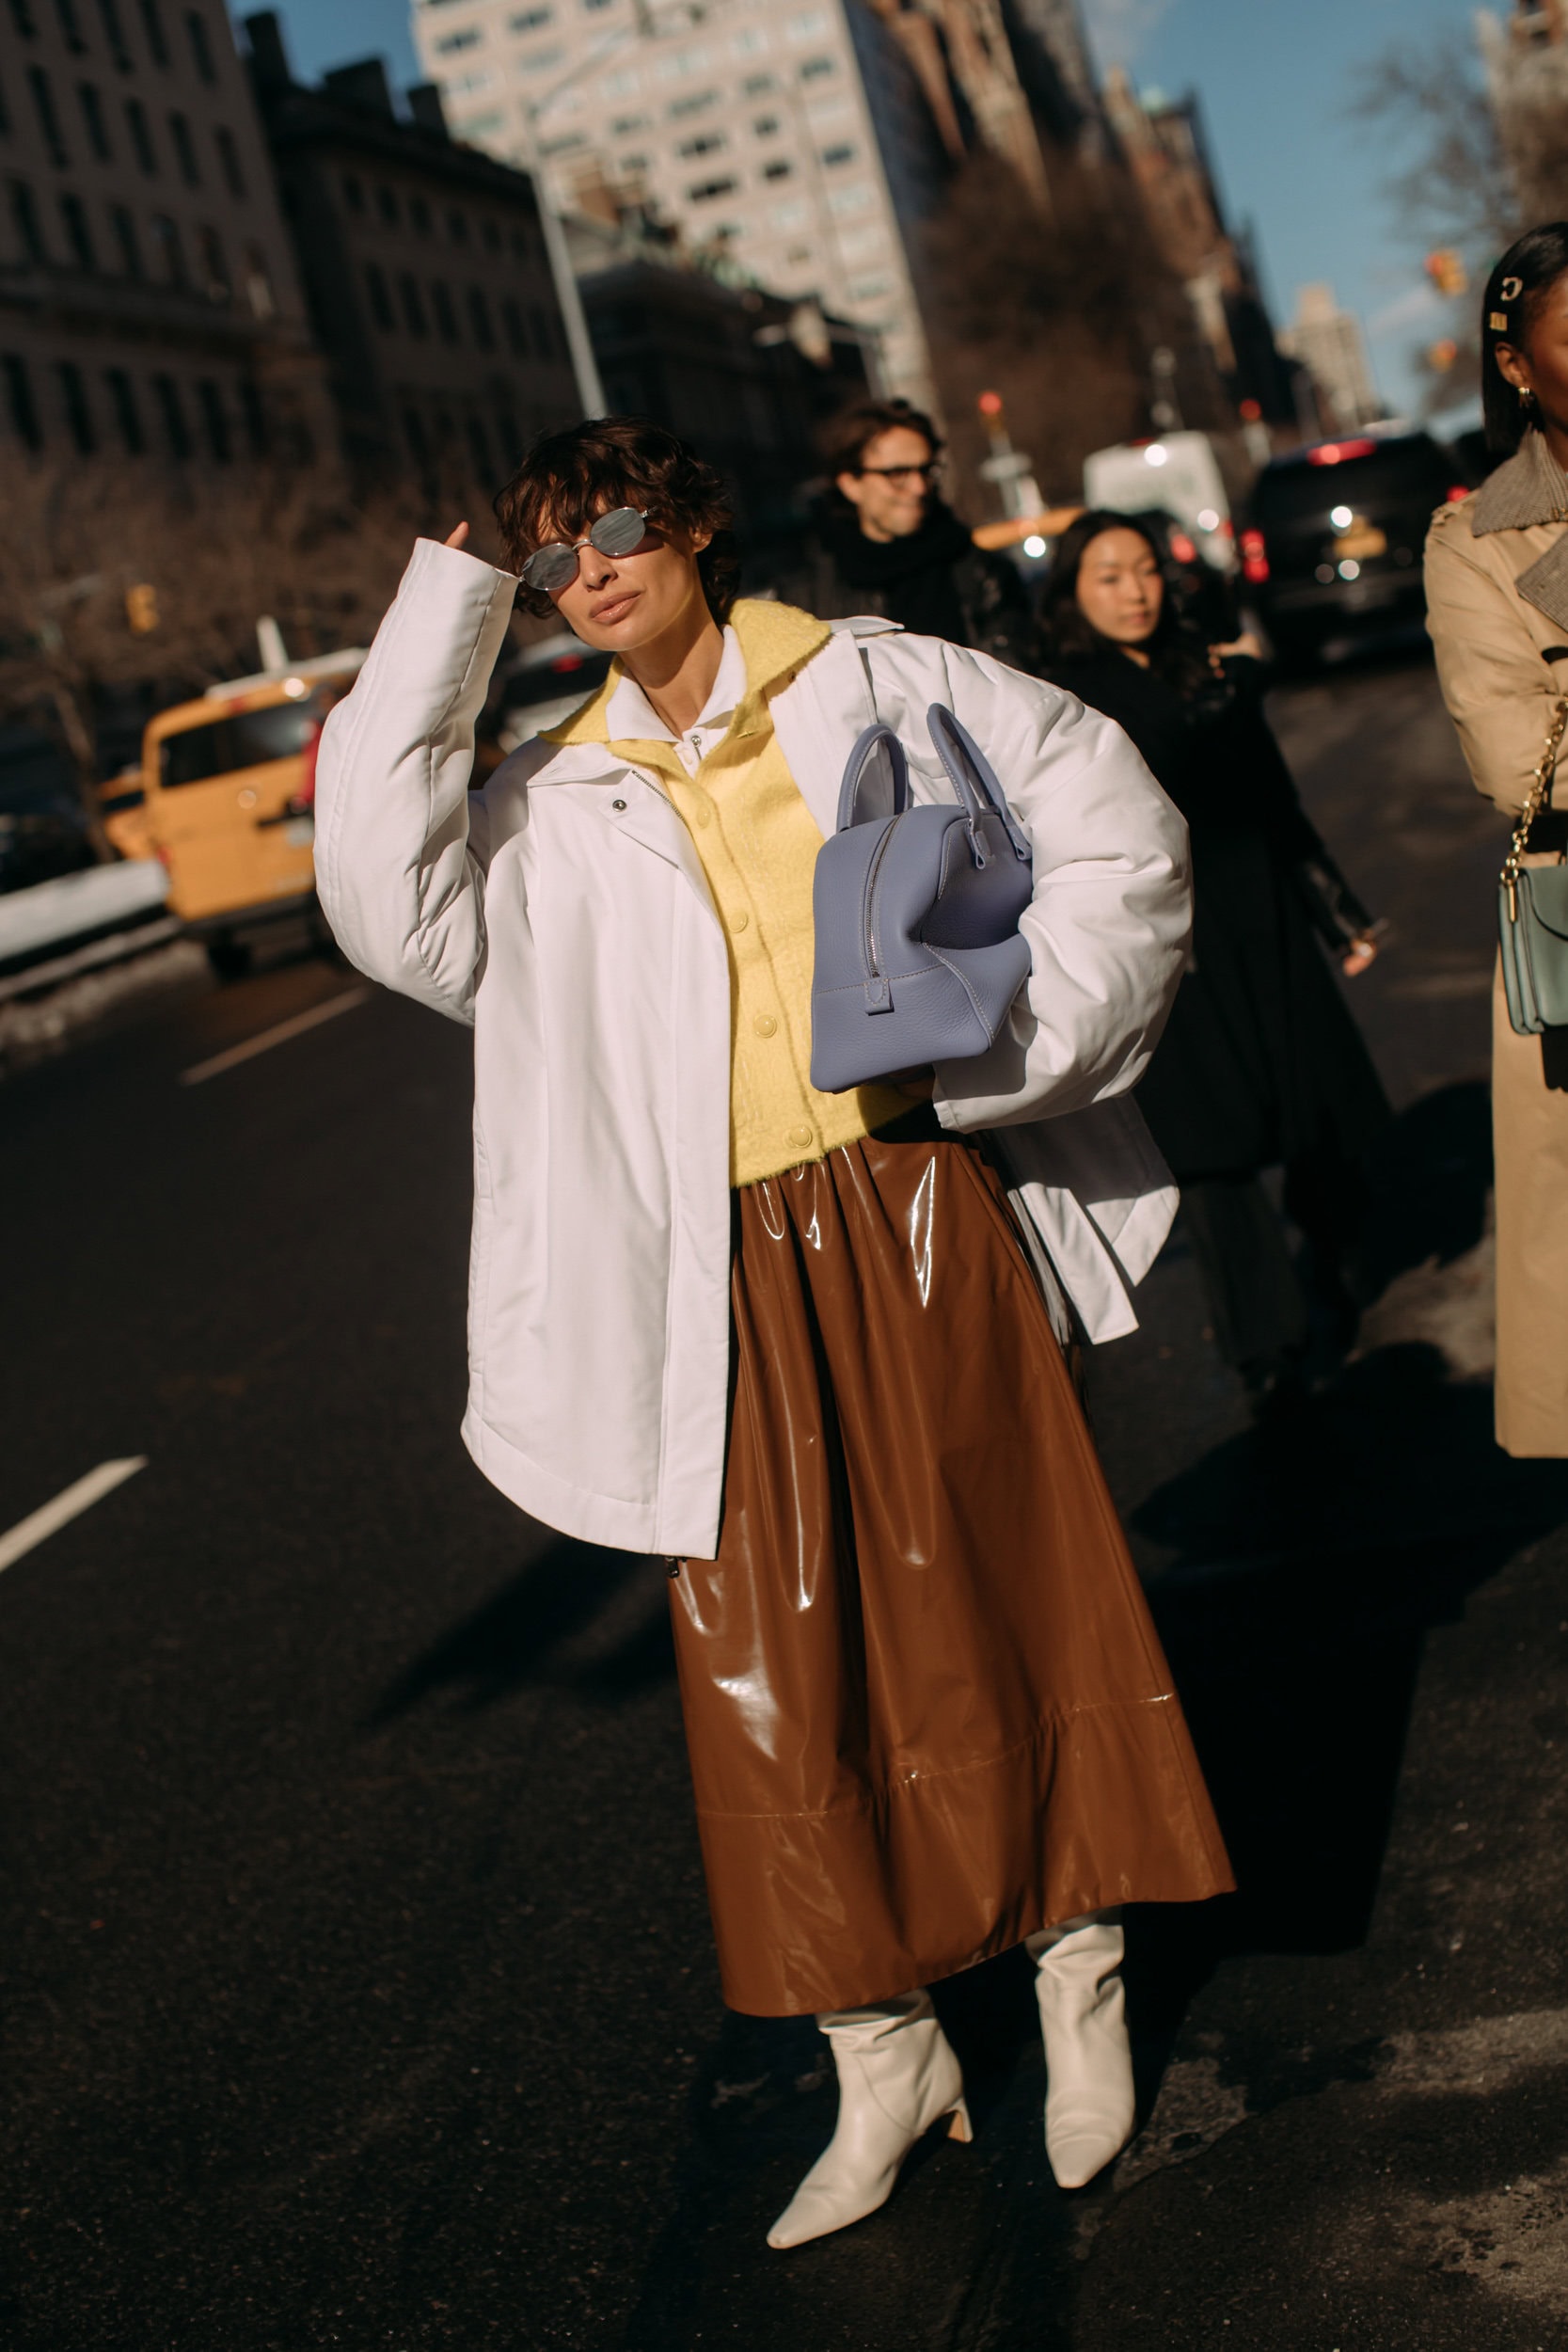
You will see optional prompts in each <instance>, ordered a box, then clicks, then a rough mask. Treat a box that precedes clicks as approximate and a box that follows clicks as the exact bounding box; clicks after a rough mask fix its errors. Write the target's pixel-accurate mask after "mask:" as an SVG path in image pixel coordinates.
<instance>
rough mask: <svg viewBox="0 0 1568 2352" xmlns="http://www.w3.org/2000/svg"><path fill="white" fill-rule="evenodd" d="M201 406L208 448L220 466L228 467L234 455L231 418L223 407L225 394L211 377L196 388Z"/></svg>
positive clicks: (206, 378)
mask: <svg viewBox="0 0 1568 2352" xmlns="http://www.w3.org/2000/svg"><path fill="white" fill-rule="evenodd" d="M196 396H197V399H198V401H199V403H200V404H201V422H202V427H203V429H204V431H205V433H206V435H207V447H208V449H209V450H210V451H211V452H212V453H213V456H214V458H215V459H216V460H217V463H218V464H219V465H220V466H227V465H228V463H229V460H230V456H231V455H232V454H233V452H232V449H231V447H230V439H229V418H228V414H227V412H226V410H225V408H224V405H223V394H222V393H221V392H220V391H219V389H218V388H217V386H216V385H215V384H214V381H213V379H212V377H211V376H210V375H204V376H203V377H202V378H201V381H200V382H199V383H198V386H197V388H196Z"/></svg>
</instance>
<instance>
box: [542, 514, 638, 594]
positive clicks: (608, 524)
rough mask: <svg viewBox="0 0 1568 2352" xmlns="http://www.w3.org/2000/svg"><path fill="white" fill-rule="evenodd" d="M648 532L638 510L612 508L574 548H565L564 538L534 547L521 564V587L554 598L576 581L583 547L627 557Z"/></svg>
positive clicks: (589, 529) (585, 533) (591, 527)
mask: <svg viewBox="0 0 1568 2352" xmlns="http://www.w3.org/2000/svg"><path fill="white" fill-rule="evenodd" d="M647 530H648V517H647V516H646V514H645V513H644V512H643V510H642V508H641V507H640V506H612V507H611V508H610V512H609V514H608V515H601V516H599V519H598V521H597V522H596V523H593V524H591V525H590V526H589V528H588V530H587V531H586V532H584V533H583V535H582V537H581V538H580V539H578V541H577V542H576V543H575V544H574V545H573V546H571V547H568V546H567V544H566V542H565V540H564V539H552V540H551V541H550V543H549V545H548V547H544V548H534V550H533V553H532V554H531V556H530V557H529V559H528V562H527V563H526V564H524V565H523V585H524V587H525V588H537V589H539V590H540V591H541V592H542V593H543V594H545V595H546V596H555V595H557V594H558V593H559V591H560V590H561V589H562V588H569V587H570V586H571V584H572V582H573V580H576V578H577V576H578V571H579V569H580V568H581V564H582V550H583V548H596V549H597V550H598V552H599V554H600V555H630V554H631V553H632V551H633V549H634V548H640V547H641V544H642V542H643V539H644V538H645V537H646V536H647Z"/></svg>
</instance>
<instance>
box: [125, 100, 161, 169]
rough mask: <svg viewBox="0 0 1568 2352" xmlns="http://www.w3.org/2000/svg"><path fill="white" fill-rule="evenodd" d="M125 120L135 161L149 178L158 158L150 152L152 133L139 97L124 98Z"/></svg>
mask: <svg viewBox="0 0 1568 2352" xmlns="http://www.w3.org/2000/svg"><path fill="white" fill-rule="evenodd" d="M125 120H126V124H127V127H128V128H129V130H130V133H131V144H132V146H133V147H134V148H135V151H136V161H137V163H138V164H140V166H141V167H142V169H143V171H145V172H146V173H147V174H148V175H149V177H150V176H151V175H152V174H153V173H154V172H155V171H156V170H157V168H158V158H157V157H156V155H154V153H153V152H152V134H151V132H150V130H149V129H148V127H147V109H146V108H145V106H143V104H142V103H141V100H140V99H139V98H128V99H127V100H126V102H125Z"/></svg>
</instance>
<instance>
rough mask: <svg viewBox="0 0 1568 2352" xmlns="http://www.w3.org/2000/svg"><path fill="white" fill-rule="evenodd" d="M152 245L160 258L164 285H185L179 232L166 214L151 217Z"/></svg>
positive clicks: (156, 214)
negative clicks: (162, 266)
mask: <svg viewBox="0 0 1568 2352" xmlns="http://www.w3.org/2000/svg"><path fill="white" fill-rule="evenodd" d="M152 243H153V246H154V248H155V250H156V251H157V252H158V253H159V254H160V255H161V256H162V259H163V265H164V281H165V283H166V285H170V286H182V285H184V284H185V282H186V279H185V248H184V246H182V244H181V242H180V231H179V229H178V228H177V227H176V225H175V223H174V222H173V221H172V220H170V218H169V216H168V215H167V214H166V213H154V214H153V215H152Z"/></svg>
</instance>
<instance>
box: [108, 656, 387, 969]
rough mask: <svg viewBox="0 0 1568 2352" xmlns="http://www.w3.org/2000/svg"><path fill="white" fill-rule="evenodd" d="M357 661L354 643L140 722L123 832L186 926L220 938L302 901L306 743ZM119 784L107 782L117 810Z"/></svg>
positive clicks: (309, 818)
mask: <svg viewBox="0 0 1568 2352" xmlns="http://www.w3.org/2000/svg"><path fill="white" fill-rule="evenodd" d="M363 660H364V654H363V652H362V651H361V650H360V649H359V648H357V647H355V648H353V649H351V650H349V651H346V652H343V653H339V654H324V655H321V656H318V657H317V658H316V659H315V660H310V661H303V662H300V663H299V664H297V665H296V666H295V667H294V668H293V669H291V670H290V671H289V672H288V673H287V674H286V675H282V676H277V675H271V674H266V673H263V674H261V675H257V676H255V677H249V678H239V679H236V680H235V681H234V682H233V683H232V684H230V685H227V686H214V687H212V688H210V689H209V690H208V691H207V693H206V694H204V695H203V696H202V697H201V699H200V700H199V701H198V702H188V703H177V704H176V705H175V706H174V707H173V708H172V709H170V710H161V711H160V712H159V713H158V715H157V717H156V718H155V719H153V720H152V721H150V723H149V725H148V728H147V731H146V733H145V735H144V736H143V738H142V765H141V779H140V781H141V798H140V805H139V806H138V807H135V810H134V818H135V822H134V826H132V827H130V828H129V829H128V830H130V831H131V832H134V835H135V839H136V842H137V844H138V846H139V844H141V843H143V842H145V844H146V845H147V848H148V849H149V850H150V851H151V853H152V855H153V856H155V857H157V858H160V859H161V860H162V862H163V864H164V866H166V869H167V873H168V882H169V886H168V908H169V912H170V914H175V915H178V916H179V917H180V919H181V921H182V922H183V923H185V924H186V925H187V926H189V927H190V928H191V929H193V930H198V931H201V932H203V933H205V934H207V936H208V937H209V938H212V939H215V940H219V941H221V940H223V939H224V938H226V937H228V936H229V935H230V934H231V932H232V930H234V929H235V928H237V927H238V926H239V925H240V924H241V923H242V922H245V923H249V922H253V921H256V920H258V919H260V918H261V917H263V916H265V915H271V914H286V913H290V912H293V911H296V910H303V909H308V908H309V905H310V903H311V901H312V899H313V897H314V892H315V867H314V864H313V861H312V851H311V845H312V842H313V841H314V838H315V829H316V828H315V815H314V803H315V751H316V744H317V742H318V740H319V739H320V736H321V729H322V722H323V720H324V719H325V716H326V713H327V711H328V710H329V709H330V708H331V707H332V705H333V704H334V703H335V702H337V701H338V700H339V699H340V698H341V696H342V695H343V694H344V693H345V692H346V691H347V690H348V688H349V687H350V685H352V683H353V681H354V677H355V675H356V672H357V670H358V668H359V665H360V663H361V662H362V661H363ZM128 782H129V780H128V779H117V782H116V786H115V787H111V788H112V789H113V790H114V793H115V797H116V798H117V799H119V802H120V806H119V809H118V810H117V811H116V812H115V813H116V814H117V815H121V816H123V817H124V818H132V816H133V810H132V808H131V807H128V806H127V805H126V802H127V801H130V800H133V799H134V794H132V793H128V792H125V791H124V790H123V786H124V785H125V784H126V783H128ZM125 846H126V847H127V849H129V848H130V847H131V844H130V841H129V839H128V840H127V842H126V845H125ZM132 853H133V854H135V851H134V850H133V852H132ZM142 853H143V854H145V853H146V851H145V850H144V851H143V852H142Z"/></svg>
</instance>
